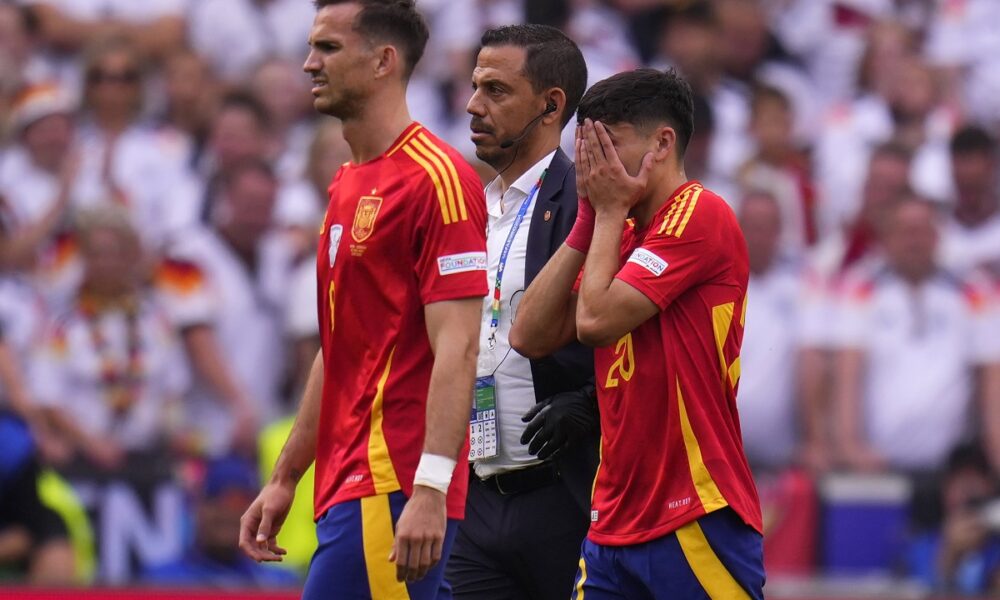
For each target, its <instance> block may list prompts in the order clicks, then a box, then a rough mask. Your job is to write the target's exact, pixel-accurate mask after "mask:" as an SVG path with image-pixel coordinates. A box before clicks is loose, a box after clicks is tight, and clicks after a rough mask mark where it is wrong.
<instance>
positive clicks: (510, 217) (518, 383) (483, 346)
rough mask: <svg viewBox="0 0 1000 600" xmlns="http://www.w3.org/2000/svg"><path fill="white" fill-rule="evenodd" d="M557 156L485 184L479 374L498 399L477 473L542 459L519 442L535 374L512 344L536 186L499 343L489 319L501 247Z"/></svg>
mask: <svg viewBox="0 0 1000 600" xmlns="http://www.w3.org/2000/svg"><path fill="white" fill-rule="evenodd" d="M553 156H555V152H554V151H553V152H552V153H550V154H549V155H547V156H546V157H545V158H543V159H542V160H540V161H538V162H537V163H535V165H534V166H532V167H531V168H530V169H528V170H527V171H526V172H525V173H524V175H521V177H519V178H518V179H517V181H515V182H514V183H513V184H511V186H510V187H509V188H508V189H507V192H506V193H504V194H501V191H500V186H501V182H500V178H499V177H497V178H496V179H494V180H493V181H491V182H490V183H489V185H487V186H486V212H487V228H486V257H487V261H488V262H489V271H488V272H487V277H486V281H487V282H488V283H489V286H490V287H489V290H490V291H489V292H488V294H487V295H486V297H485V298H484V299H483V319H482V324H481V325H480V329H479V367H478V369H477V373H476V375H477V376H478V377H483V376H487V375H493V376H494V377H495V379H496V400H497V428H498V430H499V435H498V436H497V437H498V439H497V442H498V446H499V447H498V450H497V456H496V457H494V458H490V459H485V460H479V461H476V463H475V465H474V466H475V470H476V474H477V475H479V476H480V477H489V476H491V475H495V474H497V473H500V472H503V471H509V470H512V469H518V468H521V467H526V466H529V465H533V464H536V463H538V462H539V461H538V459H537V458H536V457H534V456H533V455H531V454H529V453H528V446H527V445H525V444H522V443H521V434H522V433H524V427H525V424H524V422H523V421H521V417H523V416H524V414H525V413H526V412H528V411H529V410H531V407H533V406H534V405H535V402H536V400H535V384H534V379H533V378H532V376H531V362H530V361H529V360H528V359H527V358H525V357H523V356H521V355H520V354H518V353H517V352H515V351H514V350H513V349H512V348H511V347H510V342H509V341H508V336H509V335H510V327H511V325H512V324H513V322H514V314H515V313H516V312H517V303H518V302H519V301H520V299H521V297H522V296H523V295H524V290H525V287H526V286H525V284H524V266H525V260H526V259H527V256H528V231H529V230H530V228H531V213H532V210H533V207H534V206H535V202H536V201H537V200H538V192H536V193H535V194H534V195H533V196H532V197H531V202H530V203H529V205H528V207H527V210H526V211H525V213H524V220H523V221H521V225H520V227H518V229H517V234H516V235H515V236H514V241H513V243H512V244H511V247H510V252H509V253H508V255H507V264H506V265H505V266H504V272H503V279H502V280H501V287H500V319H499V321H500V322H499V327H498V329H497V332H496V345H495V347H494V348H493V349H490V344H489V335H490V321H491V320H492V318H493V310H492V308H493V289H494V286H495V285H496V280H497V269H498V268H499V266H500V253H501V252H502V250H503V246H504V243H505V242H506V241H507V237H508V236H509V235H510V231H511V228H512V227H513V225H514V220H515V218H516V217H517V214H518V211H519V210H520V209H521V206H522V204H523V203H524V201H525V199H526V198H528V195H529V194H530V193H531V190H532V188H533V187H534V186H535V183H537V182H538V178H539V177H541V176H542V173H543V172H545V170H546V169H548V167H549V163H551V162H552V157H553Z"/></svg>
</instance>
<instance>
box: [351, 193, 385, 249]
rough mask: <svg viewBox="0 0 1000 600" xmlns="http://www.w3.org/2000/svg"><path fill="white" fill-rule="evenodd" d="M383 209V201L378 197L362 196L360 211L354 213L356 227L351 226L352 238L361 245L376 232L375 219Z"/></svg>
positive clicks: (359, 205) (359, 201) (359, 204)
mask: <svg viewBox="0 0 1000 600" xmlns="http://www.w3.org/2000/svg"><path fill="white" fill-rule="evenodd" d="M381 207H382V199H381V198H379V197H378V196H361V198H360V199H359V200H358V209H357V210H356V211H355V212H354V225H352V226H351V237H352V238H354V241H355V242H358V243H359V244H360V243H361V242H363V241H365V240H367V239H368V238H369V237H371V234H372V232H373V231H374V230H375V218H376V217H378V209H379V208H381Z"/></svg>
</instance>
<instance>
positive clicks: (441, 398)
mask: <svg viewBox="0 0 1000 600" xmlns="http://www.w3.org/2000/svg"><path fill="white" fill-rule="evenodd" d="M442 341H444V340H442ZM478 354H479V340H478V338H477V337H476V336H474V335H469V336H465V338H464V339H449V340H447V341H446V342H445V343H441V344H438V345H437V350H436V352H435V356H434V367H433V369H432V371H431V382H430V387H429V388H428V391H427V416H426V418H427V421H426V432H425V435H424V452H425V453H427V454H435V455H438V456H444V457H447V458H451V459H456V460H461V459H462V458H463V457H460V456H459V453H460V452H461V450H462V446H463V445H464V444H465V440H466V437H467V436H468V431H469V429H468V427H469V413H470V412H471V410H472V393H473V386H474V383H475V379H476V358H477V356H478Z"/></svg>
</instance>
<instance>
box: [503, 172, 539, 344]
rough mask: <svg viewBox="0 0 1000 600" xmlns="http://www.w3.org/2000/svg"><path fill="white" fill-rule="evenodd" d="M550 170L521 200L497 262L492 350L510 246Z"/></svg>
mask: <svg viewBox="0 0 1000 600" xmlns="http://www.w3.org/2000/svg"><path fill="white" fill-rule="evenodd" d="M548 172H549V170H548V169H545V170H544V171H542V176H541V177H539V178H538V181H537V182H535V185H534V186H533V187H532V188H531V191H530V192H528V196H527V197H526V198H525V199H524V201H523V202H521V208H520V209H518V211H517V215H516V216H515V217H514V222H513V223H512V224H511V226H510V233H508V234H507V240H506V241H505V242H504V244H503V250H501V251H500V262H499V263H498V264H497V279H496V283H495V284H494V285H493V307H492V311H491V312H492V317H491V318H490V335H489V345H490V349H491V350H492V349H493V348H494V347H496V343H497V341H496V337H497V330H498V329H499V328H500V285H501V282H502V281H503V272H504V270H505V268H506V266H507V256H508V255H509V254H510V248H511V246H513V245H514V238H515V237H517V230H518V229H520V228H521V222H522V221H524V215H526V214H527V212H528V206H529V205H531V200H532V199H533V198H534V197H535V195H536V194H538V190H539V189H541V187H542V182H543V181H545V175H546V174H548Z"/></svg>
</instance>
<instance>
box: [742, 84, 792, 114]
mask: <svg viewBox="0 0 1000 600" xmlns="http://www.w3.org/2000/svg"><path fill="white" fill-rule="evenodd" d="M767 102H777V103H778V104H779V105H781V108H782V109H783V110H785V111H791V110H792V109H793V107H792V101H791V100H790V99H789V98H788V94H786V93H785V92H784V91H783V90H782V89H780V88H777V87H775V86H773V85H768V84H766V83H758V84H757V85H755V86H754V87H753V91H752V92H751V94H750V112H751V113H756V112H757V111H758V110H760V107H761V105H763V104H765V103H767Z"/></svg>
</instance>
